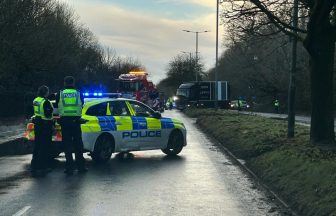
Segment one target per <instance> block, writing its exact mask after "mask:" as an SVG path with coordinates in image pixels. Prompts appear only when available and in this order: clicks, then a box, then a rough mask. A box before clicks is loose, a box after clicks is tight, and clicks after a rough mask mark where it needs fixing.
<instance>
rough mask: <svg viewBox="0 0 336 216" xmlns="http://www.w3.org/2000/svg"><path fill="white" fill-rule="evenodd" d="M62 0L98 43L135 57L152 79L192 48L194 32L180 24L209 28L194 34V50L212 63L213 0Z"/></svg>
mask: <svg viewBox="0 0 336 216" xmlns="http://www.w3.org/2000/svg"><path fill="white" fill-rule="evenodd" d="M62 1H65V2H67V3H68V4H69V5H70V6H71V7H73V8H74V10H75V11H76V13H77V15H78V16H79V17H80V21H81V22H82V23H83V24H85V25H86V26H87V27H88V28H89V29H90V30H91V31H92V32H93V33H94V34H95V35H96V36H97V38H98V40H99V42H100V43H101V44H102V45H104V46H109V47H112V48H114V49H115V50H116V52H117V54H118V55H121V56H130V57H134V58H137V59H139V60H140V61H141V63H142V64H143V65H144V66H145V67H146V69H147V71H148V72H149V74H150V78H151V79H152V80H153V81H154V82H155V83H158V82H159V81H160V80H161V79H163V78H164V77H165V73H166V69H167V65H168V62H169V60H170V59H171V58H172V57H173V56H175V55H177V54H181V51H186V52H195V46H196V45H195V34H191V33H186V32H182V30H183V29H187V30H193V31H202V30H209V31H211V32H210V33H204V34H200V35H199V52H200V55H201V58H202V61H203V62H204V63H205V65H206V69H209V68H210V67H212V66H214V63H215V32H216V0H62ZM220 31H221V32H222V29H221V30H220ZM220 38H221V37H220Z"/></svg>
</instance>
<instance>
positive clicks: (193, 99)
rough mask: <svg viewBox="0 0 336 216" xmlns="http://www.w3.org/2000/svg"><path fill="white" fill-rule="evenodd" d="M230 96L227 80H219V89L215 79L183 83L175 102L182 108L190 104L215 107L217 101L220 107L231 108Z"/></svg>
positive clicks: (177, 106) (177, 92)
mask: <svg viewBox="0 0 336 216" xmlns="http://www.w3.org/2000/svg"><path fill="white" fill-rule="evenodd" d="M216 90H217V92H216ZM229 98H230V89H229V84H228V82H227V81H218V82H217V89H216V82H214V81H200V82H188V83H183V84H181V85H180V86H179V88H178V89H177V91H176V99H174V102H175V104H176V108H177V109H180V110H183V109H185V108H186V107H190V106H196V107H214V106H215V103H216V102H217V103H218V106H219V107H220V108H229Z"/></svg>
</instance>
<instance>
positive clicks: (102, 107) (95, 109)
mask: <svg viewBox="0 0 336 216" xmlns="http://www.w3.org/2000/svg"><path fill="white" fill-rule="evenodd" d="M106 107H107V103H100V104H97V105H94V106H92V107H90V108H89V109H88V110H87V111H86V115H89V116H106Z"/></svg>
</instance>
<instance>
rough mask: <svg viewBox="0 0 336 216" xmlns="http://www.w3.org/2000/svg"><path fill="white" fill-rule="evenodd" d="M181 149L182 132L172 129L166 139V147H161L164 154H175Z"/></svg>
mask: <svg viewBox="0 0 336 216" xmlns="http://www.w3.org/2000/svg"><path fill="white" fill-rule="evenodd" d="M182 149H183V134H182V133H181V131H179V130H174V131H173V132H172V133H171V134H170V136H169V140H168V145H167V148H165V149H162V152H163V153H165V154H166V155H177V154H179V153H180V152H181V151H182Z"/></svg>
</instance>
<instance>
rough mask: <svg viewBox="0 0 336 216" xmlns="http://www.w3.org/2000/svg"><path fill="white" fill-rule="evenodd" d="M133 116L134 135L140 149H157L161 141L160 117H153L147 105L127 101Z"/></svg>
mask: <svg viewBox="0 0 336 216" xmlns="http://www.w3.org/2000/svg"><path fill="white" fill-rule="evenodd" d="M128 103H129V105H130V106H131V109H132V112H133V116H132V121H133V129H134V130H136V133H134V136H135V137H136V139H137V142H139V145H140V149H141V150H148V149H158V148H159V147H160V143H161V137H162V131H161V121H160V119H157V118H153V117H152V114H153V112H154V111H153V110H152V109H151V108H149V107H148V106H146V105H144V104H142V103H140V102H137V101H128Z"/></svg>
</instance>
